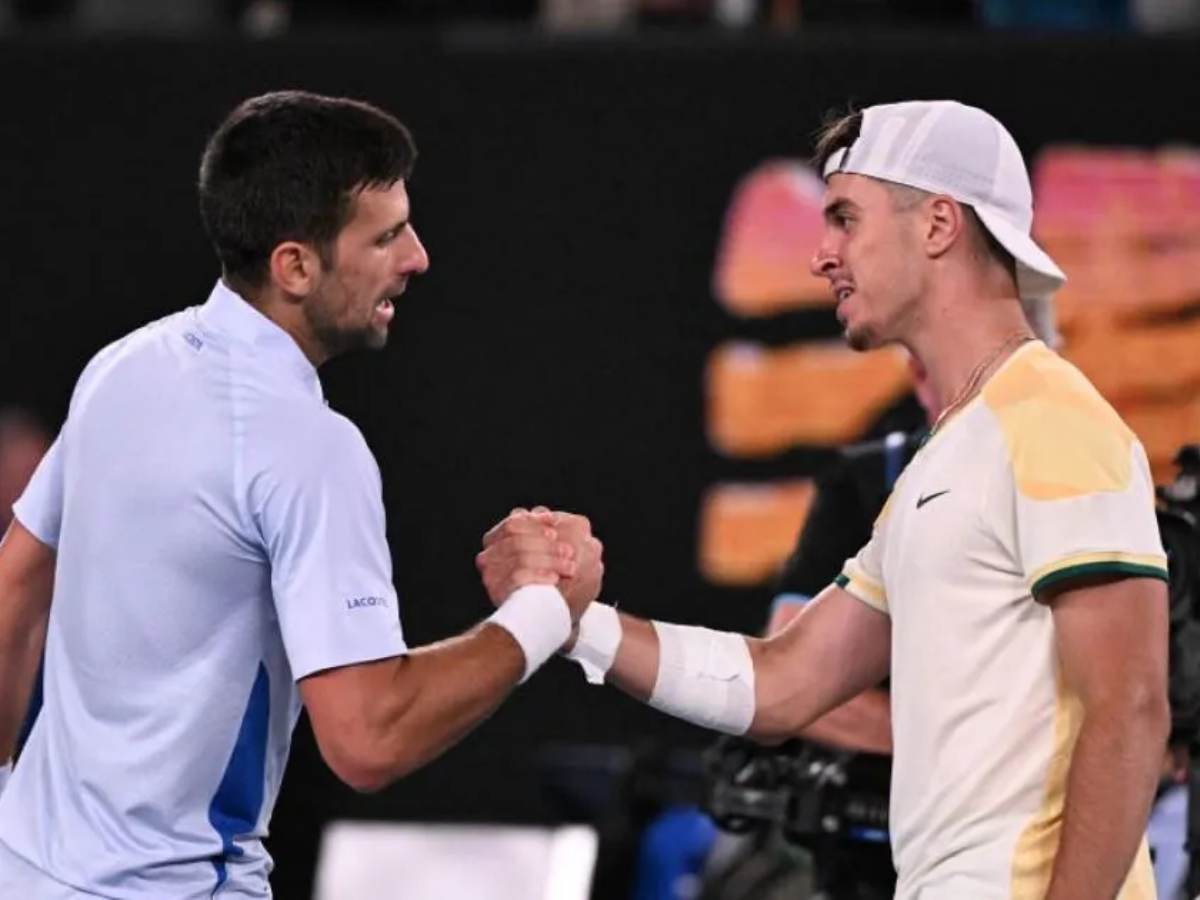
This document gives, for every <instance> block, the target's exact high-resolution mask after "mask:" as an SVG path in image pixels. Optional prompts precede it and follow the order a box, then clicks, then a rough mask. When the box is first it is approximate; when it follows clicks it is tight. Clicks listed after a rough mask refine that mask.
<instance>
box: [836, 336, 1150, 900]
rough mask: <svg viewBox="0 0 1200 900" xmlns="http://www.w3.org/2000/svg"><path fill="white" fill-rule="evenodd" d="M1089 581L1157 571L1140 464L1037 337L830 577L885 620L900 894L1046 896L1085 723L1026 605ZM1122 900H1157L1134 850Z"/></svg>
mask: <svg viewBox="0 0 1200 900" xmlns="http://www.w3.org/2000/svg"><path fill="white" fill-rule="evenodd" d="M1095 573H1115V574H1118V575H1128V576H1135V577H1137V576H1141V577H1147V576H1148V577H1153V578H1163V579H1165V578H1166V577H1167V563H1166V555H1165V554H1164V553H1163V549H1162V544H1161V542H1160V540H1159V536H1158V529H1157V525H1156V522H1155V517H1154V488H1153V483H1152V481H1151V478H1150V471H1149V466H1148V464H1147V462H1146V456H1145V452H1144V451H1143V449H1142V447H1141V444H1140V443H1139V442H1138V440H1137V438H1136V437H1135V436H1134V435H1133V433H1132V432H1131V431H1130V430H1129V428H1128V427H1126V425H1125V424H1124V423H1123V422H1122V421H1121V419H1120V417H1119V416H1118V415H1117V414H1116V412H1114V411H1113V409H1112V408H1111V407H1110V406H1109V405H1108V403H1106V402H1105V401H1104V399H1103V398H1102V397H1101V396H1100V394H1099V393H1098V392H1097V391H1096V389H1095V388H1094V387H1092V385H1091V384H1090V383H1089V382H1088V381H1087V379H1086V378H1084V377H1083V375H1081V374H1080V373H1079V371H1078V370H1076V369H1075V368H1074V367H1073V366H1072V365H1070V364H1069V363H1068V362H1066V361H1065V360H1063V359H1062V358H1060V357H1059V356H1058V355H1057V354H1055V353H1054V352H1053V351H1051V350H1049V349H1048V348H1047V347H1046V346H1045V345H1044V344H1042V343H1041V342H1032V343H1030V344H1027V345H1025V346H1023V347H1022V348H1020V349H1019V350H1018V351H1017V352H1016V353H1014V354H1013V355H1012V356H1011V357H1010V358H1009V359H1008V360H1007V361H1006V362H1005V363H1004V365H1003V366H1001V367H1000V369H998V370H997V372H996V373H995V374H994V375H993V376H992V377H991V378H990V379H989V380H988V382H987V383H986V385H985V386H984V388H983V390H982V391H981V392H980V394H979V395H978V396H977V397H976V398H975V399H974V400H972V401H971V402H970V403H969V404H968V405H967V406H965V407H964V408H963V410H962V411H961V412H960V413H959V414H958V415H956V416H955V417H954V418H953V419H952V420H951V421H949V422H948V423H947V424H946V426H945V427H944V428H942V429H941V430H940V431H938V432H936V433H935V434H934V436H933V437H932V438H931V439H930V440H929V442H928V443H927V444H926V445H925V446H924V447H923V448H922V449H921V450H920V452H918V454H917V455H916V457H915V458H914V459H913V461H912V462H911V463H910V464H909V466H908V468H907V469H906V470H905V472H904V473H903V475H901V477H900V479H899V481H898V482H897V484H896V487H895V489H894V491H893V492H892V495H891V497H890V498H889V500H888V502H887V504H886V505H885V506H884V509H883V511H882V512H881V513H880V515H879V519H878V520H877V521H876V523H875V529H874V532H873V534H872V537H871V539H870V541H869V542H868V543H867V545H866V546H865V547H864V548H863V549H862V551H860V552H859V554H858V556H857V557H855V558H854V559H851V560H849V561H848V562H847V563H846V567H845V569H844V570H843V573H842V575H841V576H840V577H839V578H838V583H839V584H840V585H841V586H842V587H844V588H845V589H846V590H848V591H849V592H850V593H852V594H853V595H855V596H856V597H858V598H859V599H860V600H862V601H864V602H865V603H868V604H870V605H871V606H873V607H875V608H877V609H879V610H882V611H884V612H886V613H888V614H889V615H890V617H891V625H892V715H893V729H894V732H895V768H894V772H893V780H892V798H891V799H892V804H891V805H892V812H891V831H892V848H893V852H894V856H895V861H896V867H897V870H898V872H899V884H898V888H897V897H898V898H902V900H968V898H969V900H992V898H1012V900H1025V898H1030V900H1032V898H1038V900H1041V898H1042V897H1043V896H1044V895H1045V891H1046V887H1047V885H1048V883H1049V879H1050V875H1051V869H1052V866H1053V861H1054V855H1055V852H1056V851H1057V847H1058V841H1059V834H1060V826H1061V821H1062V812H1063V800H1064V795H1065V791H1066V779H1067V771H1068V768H1069V766H1070V763H1071V755H1072V752H1073V749H1074V745H1075V739H1076V737H1077V735H1078V732H1079V726H1080V722H1081V715H1082V714H1081V707H1080V705H1079V702H1078V700H1077V699H1076V698H1075V697H1073V696H1072V695H1071V693H1070V691H1069V690H1068V689H1067V687H1066V686H1065V685H1064V683H1063V680H1062V678H1061V674H1060V672H1059V667H1058V661H1057V658H1056V653H1055V643H1054V623H1053V620H1052V617H1051V611H1050V609H1049V607H1047V606H1045V605H1043V604H1040V603H1037V602H1035V600H1034V599H1033V598H1034V597H1035V596H1037V595H1038V594H1039V593H1040V592H1041V591H1043V590H1044V589H1046V588H1047V587H1049V586H1051V585H1054V584H1056V583H1058V582H1061V581H1064V580H1069V579H1071V578H1073V577H1077V576H1080V575H1086V574H1095ZM1119 896H1120V900H1144V898H1153V897H1154V882H1153V877H1152V872H1151V869H1150V859H1149V854H1148V853H1147V850H1146V847H1145V844H1144V843H1143V846H1142V848H1141V849H1140V851H1139V853H1138V856H1137V859H1136V862H1135V864H1134V866H1133V868H1132V870H1131V871H1130V873H1129V876H1128V879H1127V880H1126V883H1125V886H1124V888H1123V890H1122V891H1121V893H1120V895H1119Z"/></svg>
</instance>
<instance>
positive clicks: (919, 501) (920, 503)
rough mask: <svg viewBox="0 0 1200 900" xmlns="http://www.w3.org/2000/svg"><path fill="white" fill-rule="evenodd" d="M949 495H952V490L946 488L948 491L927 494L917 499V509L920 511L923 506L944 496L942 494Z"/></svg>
mask: <svg viewBox="0 0 1200 900" xmlns="http://www.w3.org/2000/svg"><path fill="white" fill-rule="evenodd" d="M948 493H950V489H949V488H946V490H944V491H935V492H934V493H932V494H926V495H925V496H924V497H918V498H917V509H920V508H921V507H922V506H924V505H925V504H926V503H928V502H929V501H930V500H936V499H937V498H938V497H940V496H942V494H948Z"/></svg>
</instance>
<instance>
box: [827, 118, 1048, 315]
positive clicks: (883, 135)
mask: <svg viewBox="0 0 1200 900" xmlns="http://www.w3.org/2000/svg"><path fill="white" fill-rule="evenodd" d="M838 172H848V173H853V174H856V175H867V176H870V177H871V178H878V179H881V180H883V181H891V182H895V183H896V184H903V185H907V186H909V187H913V188H917V189H919V190H923V191H929V192H931V193H934V194H945V195H947V196H950V197H953V198H954V199H955V200H957V201H958V202H959V203H964V204H967V205H969V206H970V207H971V208H972V209H974V210H975V213H976V214H977V215H978V216H979V219H980V221H981V222H983V225H984V227H985V228H987V230H988V231H989V232H991V234H992V236H993V237H994V238H995V239H996V240H997V241H999V242H1000V244H1001V246H1003V247H1004V249H1005V250H1007V251H1008V252H1009V253H1011V254H1012V255H1013V258H1014V259H1015V260H1016V263H1017V290H1018V292H1019V293H1020V295H1021V297H1022V298H1023V299H1028V300H1035V299H1037V300H1040V299H1045V298H1049V296H1050V295H1051V294H1053V293H1054V292H1055V291H1056V290H1058V289H1059V288H1060V287H1062V286H1063V284H1064V282H1066V280H1067V276H1066V275H1064V274H1063V271H1062V269H1060V268H1059V267H1058V266H1057V265H1056V264H1055V262H1054V260H1052V259H1051V258H1050V256H1049V255H1048V254H1047V253H1046V251H1044V250H1043V249H1042V248H1041V247H1039V246H1038V245H1037V244H1036V243H1035V242H1034V240H1033V238H1032V237H1031V236H1030V231H1031V228H1032V226H1033V190H1032V189H1031V187H1030V185H1029V173H1028V172H1027V171H1026V169H1025V161H1024V159H1022V157H1021V151H1020V149H1019V148H1018V147H1017V142H1016V141H1015V140H1013V136H1012V135H1011V134H1009V133H1008V130H1007V129H1006V128H1005V127H1004V126H1003V125H1001V124H1000V123H999V122H998V121H997V120H996V119H995V118H994V117H993V116H991V115H989V114H988V113H986V112H984V111H983V110H982V109H977V108H976V107H974V106H966V105H964V104H962V103H957V102H954V101H952V100H932V101H927V100H918V101H910V102H906V103H888V104H884V105H880V106H870V107H867V108H866V109H864V110H863V113H862V130H861V132H860V133H859V136H858V139H857V140H856V141H855V142H854V143H853V144H851V145H850V146H849V147H843V148H841V149H839V150H837V151H836V152H835V153H833V154H832V155H831V156H830V157H829V160H828V162H826V164H825V171H824V173H823V174H824V177H825V178H826V179H828V178H829V177H830V176H831V175H834V174H836V173H838Z"/></svg>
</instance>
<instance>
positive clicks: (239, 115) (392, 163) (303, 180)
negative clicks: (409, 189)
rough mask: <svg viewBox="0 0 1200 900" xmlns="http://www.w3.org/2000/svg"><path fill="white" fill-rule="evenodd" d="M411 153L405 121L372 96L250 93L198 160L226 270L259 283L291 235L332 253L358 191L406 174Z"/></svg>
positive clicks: (207, 220) (208, 216)
mask: <svg viewBox="0 0 1200 900" xmlns="http://www.w3.org/2000/svg"><path fill="white" fill-rule="evenodd" d="M416 157H417V149H416V146H415V144H414V143H413V140H412V136H411V135H410V134H409V132H408V129H406V128H405V127H404V126H403V125H402V124H400V122H399V121H397V120H396V119H395V118H394V117H393V116H391V115H389V114H388V113H386V112H384V111H383V110H381V109H377V108H376V107H374V106H372V105H370V104H369V103H364V102H362V101H360V100H350V99H346V98H344V97H322V96H320V95H318V94H311V93H308V92H306V91H276V92H274V93H270V94H263V95H262V96H260V97H252V98H251V99H249V100H246V101H245V102H243V103H242V104H240V105H239V106H238V107H237V108H236V109H235V110H234V111H233V112H231V113H230V114H229V115H228V116H227V117H226V118H225V121H223V122H222V123H221V124H220V126H219V127H218V128H217V130H216V132H215V133H214V134H213V136H212V137H211V138H209V141H208V144H207V146H205V148H204V156H203V157H202V158H201V160H200V185H199V188H200V217H201V218H202V219H203V221H204V230H205V231H206V232H207V233H208V237H209V240H211V241H212V244H213V249H214V250H215V251H216V254H217V258H218V259H219V260H220V261H221V268H222V270H223V272H224V274H225V275H226V276H229V277H231V278H234V279H237V280H240V281H243V282H245V283H247V284H250V285H252V286H255V287H257V286H259V285H261V284H262V283H263V281H264V280H265V278H266V273H267V262H268V260H269V259H270V256H271V252H272V251H273V250H274V249H275V248H276V247H277V246H278V245H279V244H280V243H281V242H283V241H289V240H290V241H302V242H305V243H310V244H313V245H314V246H315V247H316V248H317V250H318V252H319V253H320V254H321V256H322V260H323V261H326V262H328V260H329V258H330V254H329V250H330V248H331V247H332V243H333V240H334V238H336V237H337V234H338V232H339V231H340V230H341V229H342V227H343V226H344V225H345V224H346V222H347V221H348V220H349V218H350V215H351V212H352V209H353V200H354V197H355V195H356V194H357V192H359V191H361V190H363V189H364V188H388V187H391V186H392V185H393V184H395V183H396V182H397V181H400V180H402V179H407V178H408V177H409V175H410V174H411V173H412V168H413V164H414V163H415V161H416Z"/></svg>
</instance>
